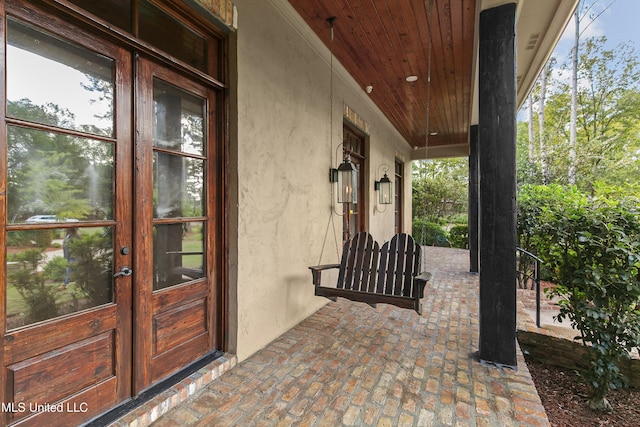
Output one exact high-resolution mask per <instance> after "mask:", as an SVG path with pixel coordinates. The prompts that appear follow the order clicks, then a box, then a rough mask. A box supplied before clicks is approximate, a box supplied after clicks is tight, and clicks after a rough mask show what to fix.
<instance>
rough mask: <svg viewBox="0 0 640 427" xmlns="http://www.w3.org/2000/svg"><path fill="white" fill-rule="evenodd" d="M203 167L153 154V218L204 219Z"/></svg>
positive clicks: (185, 159) (195, 161)
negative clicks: (196, 217)
mask: <svg viewBox="0 0 640 427" xmlns="http://www.w3.org/2000/svg"><path fill="white" fill-rule="evenodd" d="M204 164H205V163H204V161H203V160H199V159H192V158H188V157H183V156H174V155H171V154H166V153H161V152H157V153H154V156H153V175H154V179H153V201H154V217H155V218H180V217H195V216H202V215H204Z"/></svg>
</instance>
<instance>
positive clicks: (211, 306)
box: [134, 58, 216, 392]
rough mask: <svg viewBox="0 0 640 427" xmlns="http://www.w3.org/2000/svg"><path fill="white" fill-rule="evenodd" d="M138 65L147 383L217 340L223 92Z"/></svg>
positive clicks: (140, 288)
mask: <svg viewBox="0 0 640 427" xmlns="http://www.w3.org/2000/svg"><path fill="white" fill-rule="evenodd" d="M136 70H137V75H136V79H137V87H138V94H137V96H138V98H137V101H136V108H137V110H136V117H137V122H136V135H137V140H136V168H135V169H136V177H135V181H136V193H137V194H136V200H137V202H136V214H135V223H136V230H135V241H136V244H137V245H138V246H139V247H140V248H143V249H144V251H145V253H146V256H139V257H138V258H137V260H136V268H135V269H136V271H137V276H136V278H137V279H136V296H137V298H136V299H137V303H136V307H135V308H136V310H135V331H134V335H135V336H136V337H137V338H136V344H135V351H134V352H135V354H136V355H137V357H136V360H135V366H136V369H135V371H134V379H135V389H136V391H137V392H139V391H141V390H143V389H144V388H146V387H148V386H149V385H151V384H153V383H154V382H156V381H157V380H159V379H161V378H163V377H165V376H166V375H167V374H169V373H171V372H174V371H176V370H178V369H179V368H181V367H183V366H186V365H187V364H188V363H189V362H191V361H193V360H195V359H197V358H198V357H200V356H202V355H204V354H205V353H207V352H209V351H211V350H213V349H214V348H215V327H214V326H215V318H214V312H215V304H216V297H215V295H216V294H215V286H214V285H213V283H215V280H213V279H212V278H213V277H214V274H213V273H214V271H215V270H216V269H215V267H216V266H215V265H214V262H215V261H214V260H215V259H216V257H215V256H214V254H213V252H214V248H215V230H214V229H215V225H214V224H215V223H214V217H213V215H212V214H213V212H215V205H214V203H213V201H214V200H215V194H214V192H213V189H212V188H210V186H209V185H208V182H209V176H210V173H209V171H210V170H212V165H215V163H216V157H215V154H216V153H215V150H214V149H210V147H211V146H212V143H213V142H214V140H215V138H214V137H215V127H214V123H215V121H214V119H213V118H214V117H215V106H216V94H215V93H214V92H213V91H212V90H211V89H208V88H206V87H205V86H202V85H199V84H198V83H196V82H194V81H192V80H189V79H186V78H184V77H182V76H181V75H180V74H178V73H176V72H174V71H171V70H169V69H167V68H164V67H161V66H159V65H157V64H155V63H153V62H151V61H149V60H146V59H142V58H139V59H138V60H137V64H136Z"/></svg>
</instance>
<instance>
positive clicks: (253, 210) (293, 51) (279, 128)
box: [229, 0, 411, 360]
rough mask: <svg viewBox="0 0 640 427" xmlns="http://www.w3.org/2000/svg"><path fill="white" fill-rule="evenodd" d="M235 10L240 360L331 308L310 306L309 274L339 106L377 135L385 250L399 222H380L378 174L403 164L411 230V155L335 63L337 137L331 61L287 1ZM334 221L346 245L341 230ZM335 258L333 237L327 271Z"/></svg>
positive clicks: (235, 287) (242, 1) (235, 334)
mask: <svg viewBox="0 0 640 427" xmlns="http://www.w3.org/2000/svg"><path fill="white" fill-rule="evenodd" d="M235 4H236V6H237V10H238V30H237V34H236V35H235V36H234V37H233V38H234V39H235V41H236V42H237V43H235V46H232V49H233V52H232V55H231V59H232V67H231V68H232V73H233V78H232V82H233V84H234V88H233V89H232V93H233V95H232V99H231V101H232V106H231V113H232V114H231V121H232V123H231V154H230V159H231V167H230V169H231V171H230V172H231V188H230V191H231V192H232V193H233V194H232V195H231V196H230V200H231V203H232V209H231V213H230V215H231V219H230V222H231V227H232V230H230V247H231V248H230V251H231V259H230V284H229V286H230V292H229V295H230V313H229V316H230V319H229V321H230V331H229V343H230V347H231V348H230V350H231V351H233V352H235V353H236V354H237V355H238V357H239V359H240V360H242V359H245V358H247V357H248V356H250V355H251V354H252V353H254V352H255V351H257V350H259V349H261V348H263V347H264V346H266V345H267V344H268V343H269V342H270V341H272V340H274V339H275V338H277V337H278V336H279V335H281V334H282V333H283V332H285V331H286V330H288V329H289V328H291V327H292V326H294V325H296V324H297V323H299V322H300V321H302V320H303V319H304V318H306V317H307V316H309V315H310V314H312V313H313V312H314V311H316V310H317V309H319V308H320V307H321V306H322V305H323V304H325V301H326V300H324V299H321V298H319V297H315V296H313V286H312V284H311V272H310V271H309V270H308V268H307V267H308V266H310V265H315V264H317V263H318V260H319V256H320V252H321V247H322V243H323V239H324V235H325V229H326V226H327V223H328V220H329V218H330V215H331V214H330V213H331V204H330V200H331V186H330V184H329V181H328V171H329V168H330V167H331V165H332V163H333V159H334V156H335V151H336V147H337V146H338V144H339V143H340V142H341V141H342V124H343V117H342V114H343V106H344V105H345V104H346V105H349V106H350V107H351V108H353V109H354V110H355V111H356V112H357V113H358V114H359V115H360V117H362V118H363V119H364V120H365V121H366V122H367V123H368V124H369V127H370V135H369V137H368V141H369V149H368V159H367V162H368V166H367V167H368V168H369V174H368V178H367V187H368V188H367V197H368V205H367V214H366V215H367V224H368V229H369V231H370V232H371V233H372V234H373V235H374V238H376V239H378V240H380V241H384V240H388V239H389V238H390V237H391V236H392V235H393V227H394V213H393V207H392V206H388V207H387V208H386V211H385V212H384V213H380V212H377V211H375V210H374V207H375V195H376V194H375V192H374V190H373V181H374V180H375V179H376V174H377V171H378V165H379V164H381V163H387V164H388V165H389V167H390V174H389V175H390V176H391V177H392V179H393V170H394V169H393V168H394V159H395V157H399V158H403V159H404V160H405V161H406V171H405V183H406V189H407V191H408V192H407V193H406V195H405V201H406V202H407V203H405V230H409V229H410V228H409V227H410V218H411V192H410V191H411V186H410V176H411V172H410V171H411V165H410V161H409V159H410V152H409V151H410V150H409V146H408V144H406V142H404V140H403V139H402V138H401V137H400V135H399V134H398V133H397V131H396V130H395V129H394V128H393V127H392V126H391V125H390V123H389V122H388V121H387V120H386V119H385V118H384V116H383V115H382V114H381V113H380V111H379V110H378V109H377V108H376V107H375V106H374V105H373V103H372V102H371V101H370V99H369V98H368V95H367V94H366V93H365V91H364V88H360V87H359V86H358V85H356V84H355V82H354V81H353V80H352V79H351V78H350V77H349V76H348V75H346V73H345V72H344V70H343V69H342V68H341V67H340V65H339V64H338V63H337V61H334V89H333V112H332V113H333V135H332V136H331V135H330V134H331V132H330V129H331V126H330V122H331V121H330V92H331V91H330V68H329V51H328V50H327V49H326V48H325V47H324V46H323V45H322V44H321V42H320V41H319V40H318V39H317V37H316V36H315V35H313V34H312V33H311V31H310V30H309V29H308V28H307V27H306V25H304V24H303V21H302V20H301V19H300V18H299V17H298V16H297V14H296V13H295V12H294V11H293V8H291V6H290V5H289V3H288V2H287V1H285V0H271V1H265V0H236V1H235ZM336 25H339V23H338V22H336ZM374 90H375V88H374ZM335 166H336V165H334V167H335ZM378 178H379V177H378ZM338 209H339V206H338ZM333 220H334V223H335V226H336V230H337V232H338V236H337V238H338V242H339V244H340V238H341V237H340V230H341V227H342V218H341V217H339V216H334V218H333ZM336 256H337V255H336V248H335V243H334V238H333V236H332V235H330V236H329V237H328V239H327V243H326V247H325V250H324V255H323V259H322V262H323V263H328V262H335V261H337V259H336ZM363 309H369V308H368V307H366V306H363Z"/></svg>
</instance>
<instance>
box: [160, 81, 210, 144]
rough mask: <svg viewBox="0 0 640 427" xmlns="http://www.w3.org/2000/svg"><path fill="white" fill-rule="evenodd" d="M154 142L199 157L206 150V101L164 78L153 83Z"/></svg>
mask: <svg viewBox="0 0 640 427" xmlns="http://www.w3.org/2000/svg"><path fill="white" fill-rule="evenodd" d="M153 104H154V110H155V111H154V123H153V145H154V147H159V148H166V149H170V150H175V151H180V152H182V153H186V154H195V155H199V156H204V155H206V153H205V150H204V139H205V136H206V135H205V131H204V123H205V120H204V117H205V106H206V103H205V100H204V99H203V98H200V97H197V96H194V95H192V94H190V93H188V92H185V91H183V90H181V89H179V88H176V87H175V86H172V85H170V84H167V83H165V82H163V81H161V80H157V79H156V80H155V81H154V82H153Z"/></svg>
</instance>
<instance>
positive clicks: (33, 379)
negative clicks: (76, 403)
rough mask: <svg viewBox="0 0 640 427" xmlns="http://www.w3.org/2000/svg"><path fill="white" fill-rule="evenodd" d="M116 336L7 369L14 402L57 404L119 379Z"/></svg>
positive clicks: (88, 341) (85, 342) (104, 336)
mask: <svg viewBox="0 0 640 427" xmlns="http://www.w3.org/2000/svg"><path fill="white" fill-rule="evenodd" d="M114 359H115V346H114V337H113V332H112V331H110V332H105V333H103V334H100V335H97V336H94V337H91V338H88V339H85V340H82V341H77V342H75V343H73V344H70V345H67V346H65V347H62V348H59V349H56V350H53V351H50V352H47V353H44V354H41V355H39V356H36V357H32V358H30V359H27V360H24V361H22V362H19V363H16V364H14V365H9V366H7V370H8V374H7V387H8V388H9V389H12V390H13V396H9V397H10V398H11V401H12V402H26V403H28V402H57V401H59V400H61V399H63V398H65V397H68V396H69V395H71V394H73V393H75V392H76V391H77V390H82V389H84V388H85V387H89V386H91V385H93V384H97V383H99V382H102V381H103V380H105V379H107V378H109V377H113V376H114V375H115V369H114Z"/></svg>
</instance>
